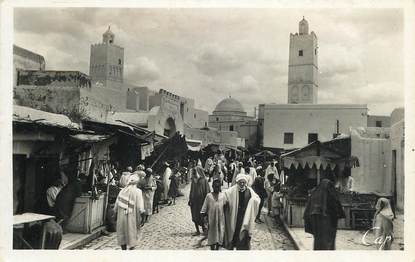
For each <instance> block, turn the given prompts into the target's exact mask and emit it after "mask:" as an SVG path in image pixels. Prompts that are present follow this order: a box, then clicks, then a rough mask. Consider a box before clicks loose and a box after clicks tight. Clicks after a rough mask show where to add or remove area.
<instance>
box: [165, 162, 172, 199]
mask: <svg viewBox="0 0 415 262" xmlns="http://www.w3.org/2000/svg"><path fill="white" fill-rule="evenodd" d="M164 166H165V167H166V168H165V169H164V174H163V194H164V200H165V201H168V200H169V197H168V193H169V187H170V176H171V173H172V172H171V169H170V164H169V163H167V162H164Z"/></svg>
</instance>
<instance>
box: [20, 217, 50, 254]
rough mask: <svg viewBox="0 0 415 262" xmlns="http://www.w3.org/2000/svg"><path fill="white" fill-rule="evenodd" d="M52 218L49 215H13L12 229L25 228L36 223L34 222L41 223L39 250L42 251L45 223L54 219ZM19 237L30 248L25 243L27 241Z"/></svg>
mask: <svg viewBox="0 0 415 262" xmlns="http://www.w3.org/2000/svg"><path fill="white" fill-rule="evenodd" d="M54 218H55V217H54V216H50V215H44V214H37V213H23V214H19V215H14V216H13V227H18V226H20V225H23V226H26V225H28V224H30V223H36V222H41V223H42V240H41V245H40V248H41V249H44V247H45V237H46V234H45V226H44V225H45V223H46V222H48V221H50V220H51V219H54ZM19 237H20V238H21V240H22V241H23V242H24V243H25V244H26V245H27V246H29V247H30V248H32V247H31V246H30V245H29V243H27V241H26V240H25V239H24V238H23V237H22V236H20V235H19Z"/></svg>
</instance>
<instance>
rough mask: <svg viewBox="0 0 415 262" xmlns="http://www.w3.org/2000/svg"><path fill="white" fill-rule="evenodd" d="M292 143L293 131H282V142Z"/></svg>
mask: <svg viewBox="0 0 415 262" xmlns="http://www.w3.org/2000/svg"><path fill="white" fill-rule="evenodd" d="M293 143H294V133H284V144H293Z"/></svg>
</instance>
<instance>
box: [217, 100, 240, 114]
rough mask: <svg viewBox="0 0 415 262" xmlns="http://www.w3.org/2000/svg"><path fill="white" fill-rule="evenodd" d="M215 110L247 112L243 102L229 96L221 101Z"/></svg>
mask: <svg viewBox="0 0 415 262" xmlns="http://www.w3.org/2000/svg"><path fill="white" fill-rule="evenodd" d="M213 112H238V113H245V110H244V108H243V106H242V104H241V103H240V102H239V101H238V100H236V99H234V98H232V97H228V98H225V99H223V100H222V101H220V102H219V103H218V104H217V105H216V108H215V110H214V111H213Z"/></svg>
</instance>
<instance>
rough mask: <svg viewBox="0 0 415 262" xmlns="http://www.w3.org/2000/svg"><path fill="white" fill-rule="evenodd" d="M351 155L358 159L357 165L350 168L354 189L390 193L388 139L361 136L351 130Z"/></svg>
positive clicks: (364, 191) (362, 191) (365, 191)
mask: <svg viewBox="0 0 415 262" xmlns="http://www.w3.org/2000/svg"><path fill="white" fill-rule="evenodd" d="M351 139H352V149H351V155H352V156H356V157H357V158H358V159H359V167H355V168H352V170H351V171H352V176H353V178H354V190H355V191H357V192H360V193H371V192H378V193H386V194H392V188H391V159H390V154H389V152H390V140H389V139H388V138H377V137H369V136H361V135H360V132H358V131H356V130H355V129H352V130H351Z"/></svg>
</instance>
